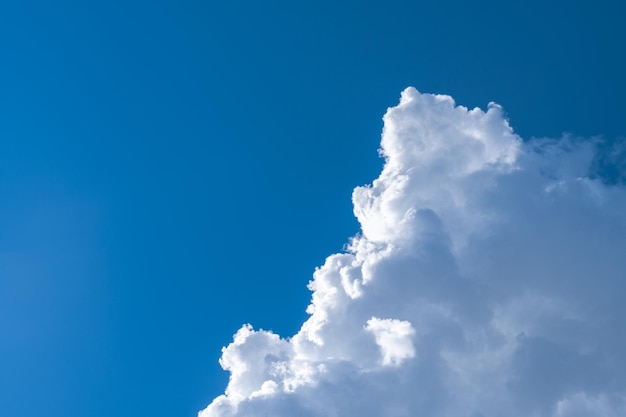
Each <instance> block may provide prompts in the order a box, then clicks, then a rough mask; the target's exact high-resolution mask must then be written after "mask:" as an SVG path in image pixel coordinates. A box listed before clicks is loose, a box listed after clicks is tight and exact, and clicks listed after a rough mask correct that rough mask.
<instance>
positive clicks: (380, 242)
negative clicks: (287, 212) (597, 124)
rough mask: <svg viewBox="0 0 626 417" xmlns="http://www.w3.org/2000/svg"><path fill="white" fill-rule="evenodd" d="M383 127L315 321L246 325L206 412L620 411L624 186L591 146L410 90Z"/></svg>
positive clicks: (231, 415) (322, 271) (625, 394)
mask: <svg viewBox="0 0 626 417" xmlns="http://www.w3.org/2000/svg"><path fill="white" fill-rule="evenodd" d="M384 122H385V125H384V131H383V136H382V148H381V154H382V155H383V156H384V158H385V161H386V163H385V166H384V169H383V171H382V173H381V174H380V176H379V177H378V178H377V179H375V180H374V181H373V183H372V184H371V185H369V186H364V187H358V188H356V189H355V190H354V193H353V202H354V213H355V215H356V216H357V218H358V220H359V222H360V224H361V228H362V233H361V234H360V235H358V236H355V237H353V238H352V240H351V241H350V244H349V245H348V248H347V250H346V252H345V253H340V254H335V255H331V256H329V257H328V258H327V259H326V262H325V264H324V265H323V266H321V267H320V268H318V269H317V270H316V271H315V273H314V278H313V280H312V281H311V283H310V285H309V288H310V289H311V291H312V292H313V295H312V301H311V304H310V306H309V307H308V310H307V311H308V312H309V314H310V317H309V319H308V320H307V321H306V322H305V323H304V324H303V325H302V328H301V329H300V331H299V332H298V333H297V334H296V335H294V336H293V337H290V338H281V337H279V336H278V335H275V334H273V333H271V332H267V331H263V330H259V331H255V330H253V329H252V328H251V327H250V326H249V325H246V326H244V327H243V328H241V329H240V330H239V331H238V332H237V334H236V335H235V337H234V341H233V343H231V344H230V345H229V346H227V347H226V348H224V350H223V354H222V358H221V360H220V363H221V364H222V366H223V367H224V369H226V370H228V371H229V372H230V373H231V377H230V382H229V384H228V387H227V388H226V390H225V394H224V395H222V396H219V397H218V398H216V399H214V400H213V402H212V403H211V404H210V405H209V406H208V408H206V409H205V410H204V411H202V412H200V416H201V417H235V416H236V417H244V416H250V417H251V416H255V417H259V416H290V417H291V416H311V417H313V416H314V417H318V416H319V417H322V416H323V417H328V416H342V417H348V416H359V417H368V416H372V417H374V416H376V417H381V416H383V417H401V416H406V417H414V416H418V415H420V416H467V417H480V416H482V417H491V416H520V417H521V416H550V417H557V416H558V417H574V416H603V417H604V416H618V415H626V353H624V352H626V324H625V323H626V303H624V302H623V296H624V294H625V293H626V283H625V280H626V276H625V275H624V274H625V272H624V271H626V256H625V255H626V188H625V187H623V186H622V185H620V181H618V179H619V178H623V176H624V175H623V173H621V174H619V175H613V176H612V178H611V179H609V181H603V178H601V176H600V175H599V174H598V172H601V171H602V169H604V166H603V167H601V168H602V169H599V168H598V164H603V163H604V164H606V160H607V158H604V159H603V158H601V157H599V156H598V154H597V150H598V149H599V147H598V146H596V143H595V142H594V141H590V140H588V141H584V140H576V139H573V138H569V137H564V138H561V139H532V140H527V141H524V140H522V139H521V138H520V137H518V136H517V135H516V134H515V133H514V132H513V130H512V129H511V127H510V126H509V124H508V121H507V120H506V118H505V117H504V116H503V111H502V109H501V108H500V107H499V106H498V105H496V104H493V103H492V104H490V105H489V108H488V109H487V111H483V110H481V109H478V108H475V109H467V108H465V107H463V106H457V105H456V104H455V102H454V100H453V99H452V98H451V97H449V96H445V95H431V94H421V93H419V92H418V91H417V90H415V89H413V88H408V89H406V90H405V91H404V92H403V93H402V98H401V101H400V104H399V105H398V106H396V107H393V108H391V109H389V110H388V112H387V114H386V115H385V117H384ZM618 148H619V147H618ZM618 148H615V149H618ZM610 159H611V158H608V160H610ZM613 159H614V158H613ZM599 161H600V162H599ZM603 161H604V162H603ZM611 172H612V171H611ZM620 175H621V176H620Z"/></svg>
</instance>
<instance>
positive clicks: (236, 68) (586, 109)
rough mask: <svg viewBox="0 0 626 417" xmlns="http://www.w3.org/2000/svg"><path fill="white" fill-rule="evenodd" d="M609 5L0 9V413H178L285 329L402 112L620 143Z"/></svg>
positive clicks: (13, 4) (625, 121)
mask: <svg viewBox="0 0 626 417" xmlns="http://www.w3.org/2000/svg"><path fill="white" fill-rule="evenodd" d="M623 15H624V10H623V7H622V6H619V5H618V4H617V2H608V1H606V2H604V1H594V2H582V1H579V2H577V1H568V2H565V1H563V2H560V1H555V2H551V3H550V4H547V5H546V4H544V3H543V2H534V1H530V2H523V3H519V4H507V2H483V3H480V4H475V3H471V2H461V1H443V2H417V1H415V2H408V1H385V2H382V1H371V2H367V4H365V3H364V2H356V1H341V2H330V1H328V2H327V1H317V2H310V1H302V2H287V1H268V2H252V1H232V2H200V1H183V2H164V1H156V2H154V1H153V2H147V1H145V2H142V1H132V2H116V1H110V2H103V3H100V4H96V3H84V2H83V3H81V2H70V1H57V2H54V4H51V3H49V2H38V1H33V2H17V1H12V0H7V1H5V2H3V3H2V5H1V6H0V51H1V53H2V55H1V56H2V65H1V66H0V75H1V77H0V80H1V81H0V82H1V84H0V85H1V88H0V334H1V338H0V414H2V415H6V416H12V417H21V416H30V415H33V414H35V413H44V414H45V415H47V416H50V417H56V416H59V417H60V416H64V417H65V416H72V415H89V416H95V417H97V416H111V415H118V416H138V415H142V416H143V415H147V416H155V417H156V416H172V415H195V414H196V413H197V411H199V410H200V409H202V408H204V407H205V406H206V405H207V404H208V403H209V402H210V400H211V399H212V398H214V397H215V396H217V395H219V394H220V393H222V392H223V390H224V387H225V385H226V382H227V378H228V374H227V373H226V372H224V371H223V370H222V369H221V368H220V366H219V364H218V362H217V360H218V358H219V356H220V353H221V352H220V349H221V347H222V346H224V345H226V344H228V343H229V342H230V341H231V339H232V334H233V333H234V332H235V331H236V330H237V329H238V328H239V327H240V326H241V325H242V324H243V323H251V324H252V325H253V326H254V327H255V328H264V329H272V330H274V331H275V332H277V333H279V334H282V335H291V334H294V333H295V332H297V330H298V329H299V328H300V325H301V324H302V323H303V321H304V320H305V319H306V317H307V315H306V313H305V308H306V305H307V304H308V302H309V298H310V292H309V291H308V290H307V289H306V284H307V282H308V281H309V280H310V279H311V277H312V273H313V270H314V269H315V267H316V266H318V265H321V264H322V263H323V262H324V258H325V257H326V256H328V255H329V254H331V253H335V252H338V251H340V250H341V248H342V246H343V244H344V243H345V242H346V241H347V239H348V238H349V237H350V236H352V235H353V234H355V233H356V232H357V231H358V230H359V225H358V223H357V221H356V220H355V219H354V216H353V214H352V203H351V201H350V195H351V193H352V189H353V188H354V187H355V186H358V185H362V184H366V183H369V182H371V181H372V180H373V179H374V178H376V177H377V176H378V174H379V172H380V170H381V167H382V160H380V159H379V157H378V155H377V152H376V150H377V148H378V146H379V142H380V131H381V128H382V126H383V124H382V121H381V117H382V116H383V114H384V113H385V112H386V110H387V108H388V107H390V106H395V105H396V104H397V102H398V97H399V95H400V92H401V91H402V90H403V89H404V88H406V87H408V86H415V87H417V88H418V89H419V90H420V91H423V92H432V93H444V94H449V95H451V96H453V97H454V98H455V99H456V101H457V102H458V103H460V104H463V105H465V106H468V107H470V108H471V107H474V106H480V107H482V108H485V107H486V105H487V103H488V102H490V101H495V102H497V103H499V104H501V105H502V106H503V107H504V109H505V111H506V112H507V113H506V114H507V115H508V116H509V117H510V118H511V125H512V127H513V129H514V130H515V132H517V133H518V134H519V135H521V136H522V137H524V138H530V137H532V136H537V137H542V136H548V137H559V136H561V134H562V133H563V132H564V131H567V132H571V133H572V134H573V135H574V136H581V137H587V138H588V137H591V136H594V135H603V136H604V137H605V138H606V139H607V140H609V141H613V140H615V139H616V138H618V137H620V136H621V137H623V136H624V135H626V117H625V115H626V104H625V102H624V97H625V96H626V79H625V78H624V76H623V74H626V62H625V60H624V59H623V53H622V50H623V45H624V41H626V33H625V30H626V29H624V26H623V25H622V23H623V22H622V21H621V16H623Z"/></svg>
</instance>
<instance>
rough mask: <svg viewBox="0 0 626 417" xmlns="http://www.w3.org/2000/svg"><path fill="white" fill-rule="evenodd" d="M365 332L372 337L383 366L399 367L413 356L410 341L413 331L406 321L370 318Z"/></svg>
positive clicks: (413, 350)
mask: <svg viewBox="0 0 626 417" xmlns="http://www.w3.org/2000/svg"><path fill="white" fill-rule="evenodd" d="M365 330H367V331H369V332H371V333H372V334H373V335H374V338H375V339H376V344H377V345H378V347H379V348H380V351H381V355H382V359H381V363H382V364H383V365H399V364H401V363H402V361H403V360H404V359H409V358H412V357H413V356H415V348H414V347H413V341H412V340H411V338H412V337H413V335H414V334H415V330H414V329H413V326H411V323H409V322H408V321H400V320H394V319H379V318H376V317H372V318H371V319H369V320H368V321H367V325H366V326H365Z"/></svg>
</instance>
